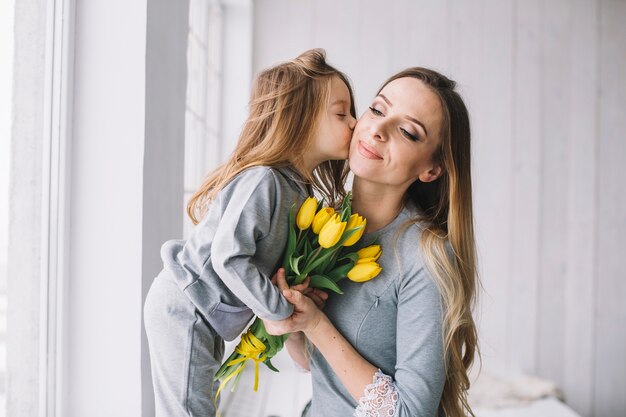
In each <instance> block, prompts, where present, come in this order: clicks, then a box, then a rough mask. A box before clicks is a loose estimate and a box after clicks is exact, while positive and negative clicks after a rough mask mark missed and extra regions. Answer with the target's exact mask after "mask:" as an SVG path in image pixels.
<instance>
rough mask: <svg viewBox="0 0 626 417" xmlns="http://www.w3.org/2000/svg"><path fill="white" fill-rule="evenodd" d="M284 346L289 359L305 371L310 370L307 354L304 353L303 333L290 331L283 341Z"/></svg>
mask: <svg viewBox="0 0 626 417" xmlns="http://www.w3.org/2000/svg"><path fill="white" fill-rule="evenodd" d="M285 347H286V348H287V352H288V353H289V356H291V359H292V360H293V361H294V362H295V363H296V364H297V365H298V366H299V367H300V368H302V369H304V370H305V371H310V370H311V368H310V367H309V356H308V355H307V353H306V343H305V337H304V333H302V332H295V333H290V334H289V337H288V338H287V340H286V341H285Z"/></svg>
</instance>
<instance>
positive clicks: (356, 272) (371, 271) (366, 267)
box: [348, 262, 383, 282]
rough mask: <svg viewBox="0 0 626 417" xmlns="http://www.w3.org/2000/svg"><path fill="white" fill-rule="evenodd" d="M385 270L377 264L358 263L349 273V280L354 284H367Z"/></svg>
mask: <svg viewBox="0 0 626 417" xmlns="http://www.w3.org/2000/svg"><path fill="white" fill-rule="evenodd" d="M382 270H383V269H382V268H381V267H380V265H378V264H377V263H376V262H364V263H357V264H356V265H354V267H353V268H352V269H351V270H350V271H349V272H348V279H349V280H350V281H354V282H365V281H369V280H370V279H372V278H374V277H376V275H378V274H380V271H382Z"/></svg>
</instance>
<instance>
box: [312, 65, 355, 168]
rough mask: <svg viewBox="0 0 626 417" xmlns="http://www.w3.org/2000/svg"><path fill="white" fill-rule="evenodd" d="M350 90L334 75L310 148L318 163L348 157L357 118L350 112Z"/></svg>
mask: <svg viewBox="0 0 626 417" xmlns="http://www.w3.org/2000/svg"><path fill="white" fill-rule="evenodd" d="M350 105H351V101H350V92H349V90H348V87H347V86H346V84H345V83H344V82H343V81H342V80H341V79H340V78H339V77H332V79H331V85H330V98H329V102H328V104H327V105H326V109H325V111H323V112H322V114H321V115H320V120H319V122H318V129H317V132H316V135H315V138H314V140H313V144H312V146H311V148H312V149H310V150H309V154H310V156H311V157H313V159H314V160H315V161H316V163H318V164H319V163H322V162H324V161H328V160H342V159H347V158H348V151H349V149H350V139H351V138H352V131H353V130H354V126H355V124H356V119H355V118H354V117H352V115H351V114H350Z"/></svg>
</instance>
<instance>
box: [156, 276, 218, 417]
mask: <svg viewBox="0 0 626 417" xmlns="http://www.w3.org/2000/svg"><path fill="white" fill-rule="evenodd" d="M144 323H145V327H146V333H147V335H148V346H149V349H150V361H151V366H152V382H153V385H154V396H155V400H156V404H155V408H156V417H172V416H176V417H179V416H180V417H184V416H188V417H207V416H215V414H216V410H215V407H214V403H213V401H214V398H215V392H216V391H217V387H218V386H219V382H217V381H213V376H214V375H215V373H216V372H217V370H218V369H219V367H220V365H221V361H222V357H223V355H224V341H223V340H222V338H221V337H219V336H218V335H217V334H216V333H215V331H214V330H213V329H212V328H211V326H210V325H209V324H208V323H207V322H206V321H205V320H204V319H203V318H202V316H200V314H199V313H198V312H197V311H196V309H195V307H194V305H193V304H192V303H191V301H189V299H188V298H187V297H186V296H185V294H183V292H182V291H181V290H180V289H179V288H178V286H177V285H176V283H175V282H173V281H171V280H169V279H167V278H163V277H162V276H158V277H157V278H155V280H154V282H153V283H152V286H151V287H150V290H149V291H148V295H147V297H146V302H145V304H144Z"/></svg>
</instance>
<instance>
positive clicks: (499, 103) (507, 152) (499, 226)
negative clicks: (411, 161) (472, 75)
mask: <svg viewBox="0 0 626 417" xmlns="http://www.w3.org/2000/svg"><path fill="white" fill-rule="evenodd" d="M481 4H482V5H481V6H480V7H482V16H483V18H482V23H481V29H480V30H481V32H480V33H481V38H482V39H481V50H480V53H479V54H477V56H476V61H477V62H479V63H480V65H482V67H483V68H484V72H483V76H482V78H481V82H480V86H479V90H480V95H479V97H478V100H479V106H478V108H477V110H478V111H475V112H474V114H473V118H474V120H475V121H476V122H475V123H474V128H475V129H474V141H473V147H474V149H473V154H474V167H473V168H474V172H473V181H474V202H475V206H474V207H475V210H476V211H475V214H476V232H477V243H478V248H479V262H480V264H479V266H480V272H481V278H482V284H483V287H484V290H485V291H484V293H483V294H481V296H482V300H481V315H482V317H481V318H480V331H481V343H482V347H481V349H482V353H483V359H484V361H485V367H486V368H488V369H491V370H492V371H493V372H499V371H502V370H503V369H505V367H506V352H507V350H508V348H507V340H506V338H505V337H504V336H505V335H506V331H507V326H508V325H509V323H508V311H507V303H508V295H509V294H508V292H509V289H508V285H509V276H510V240H509V238H508V236H509V235H510V231H511V217H510V213H511V181H512V177H511V134H512V127H511V121H512V100H513V98H512V94H511V91H512V77H511V74H512V59H513V57H512V44H513V38H512V36H513V29H512V28H513V26H514V25H513V23H514V22H513V8H512V2H511V1H495V0H488V1H483V2H482V3H481Z"/></svg>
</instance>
